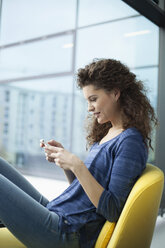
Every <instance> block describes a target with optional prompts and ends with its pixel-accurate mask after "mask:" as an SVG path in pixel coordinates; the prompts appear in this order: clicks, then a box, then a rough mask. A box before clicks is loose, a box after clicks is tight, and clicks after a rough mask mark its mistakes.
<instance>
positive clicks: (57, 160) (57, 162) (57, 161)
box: [54, 158, 61, 167]
mask: <svg viewBox="0 0 165 248" xmlns="http://www.w3.org/2000/svg"><path fill="white" fill-rule="evenodd" d="M54 162H55V164H56V165H58V166H59V167H61V163H60V159H59V158H55V159H54Z"/></svg>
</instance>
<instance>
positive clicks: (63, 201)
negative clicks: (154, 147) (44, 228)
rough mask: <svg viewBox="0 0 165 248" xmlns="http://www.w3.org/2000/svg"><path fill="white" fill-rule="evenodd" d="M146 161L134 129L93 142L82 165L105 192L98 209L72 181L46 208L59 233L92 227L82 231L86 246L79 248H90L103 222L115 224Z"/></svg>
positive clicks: (144, 148) (143, 145)
mask: <svg viewBox="0 0 165 248" xmlns="http://www.w3.org/2000/svg"><path fill="white" fill-rule="evenodd" d="M147 157H148V152H147V148H146V145H145V144H144V142H143V138H142V135H141V134H140V132H139V131H138V130H137V129H136V128H128V129H126V130H125V131H123V132H122V133H120V134H119V135H117V136H116V137H115V138H113V139H111V140H109V141H107V142H104V143H103V144H101V145H100V144H99V143H98V142H95V143H94V144H93V145H92V147H91V148H90V151H89V154H88V156H87V158H86V160H85V161H84V163H85V165H86V166H87V168H88V170H89V171H90V172H91V174H92V175H93V176H94V177H95V179H96V180H97V181H98V182H99V183H100V184H101V185H102V187H103V188H104V191H103V193H102V195H101V197H100V200H99V203H98V207H97V208H96V207H95V206H94V205H93V203H92V202H91V201H90V199H89V198H88V196H87V195H86V193H85V191H84V189H83V188H82V186H81V184H80V183H79V181H78V179H77V178H76V179H74V181H73V182H72V183H71V185H70V186H69V187H68V188H67V189H66V190H65V191H64V192H63V193H62V194H61V195H60V196H58V197H57V198H56V199H54V200H52V201H51V202H50V203H48V205H47V208H48V209H49V210H50V211H54V212H56V213H57V214H58V215H59V217H60V219H59V229H60V230H61V232H75V231H78V230H80V231H81V230H83V227H84V226H86V227H87V226H88V227H90V226H91V225H92V229H93V230H92V232H90V230H91V228H86V232H84V231H83V233H84V234H83V237H84V239H83V240H84V241H83V243H84V242H85V243H84V244H82V246H81V247H86V248H87V247H93V245H94V242H95V240H96V239H97V236H98V234H99V232H100V230H101V228H102V226H103V224H104V222H105V220H109V221H110V222H116V221H117V220H118V218H119V216H120V213H121V211H122V209H123V206H124V204H125V202H126V199H127V197H128V195H129V193H130V191H131V189H132V187H133V185H134V183H135V182H136V180H137V179H138V177H139V176H140V175H141V173H142V171H143V170H144V169H145V167H146V161H147ZM85 237H86V239H85ZM85 240H86V241H85ZM83 245H84V246H83Z"/></svg>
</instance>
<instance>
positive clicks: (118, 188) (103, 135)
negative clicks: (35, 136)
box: [0, 59, 157, 248]
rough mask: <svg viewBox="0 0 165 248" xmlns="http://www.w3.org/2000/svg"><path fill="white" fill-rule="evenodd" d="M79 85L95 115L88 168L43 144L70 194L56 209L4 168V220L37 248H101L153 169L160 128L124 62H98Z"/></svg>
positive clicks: (0, 209)
mask: <svg viewBox="0 0 165 248" xmlns="http://www.w3.org/2000/svg"><path fill="white" fill-rule="evenodd" d="M77 83H78V86H79V88H81V89H82V91H83V94H84V97H85V99H86V100H87V102H88V111H89V112H91V113H92V114H93V115H92V116H91V114H90V117H89V118H88V119H89V120H88V121H89V122H88V129H87V130H88V135H87V141H88V145H89V146H90V150H89V154H88V156H87V158H86V160H85V161H84V162H83V161H81V160H80V159H79V158H78V157H77V156H75V155H74V154H72V153H70V152H69V151H67V150H65V149H64V147H63V146H62V145H61V144H60V143H58V142H57V141H55V140H50V141H48V144H47V145H44V144H43V143H40V146H41V147H44V148H45V155H46V159H47V160H48V161H50V162H54V163H55V164H56V165H57V166H60V167H61V168H62V169H63V170H64V171H65V174H66V176H67V178H68V180H69V182H70V186H69V187H68V188H67V189H66V190H65V191H64V192H63V193H62V194H61V195H60V196H59V197H57V198H56V199H54V200H52V201H51V202H48V200H47V199H46V198H45V197H43V196H42V195H41V194H40V193H39V192H38V191H36V190H35V189H34V188H33V186H32V185H30V184H29V182H27V181H26V180H25V178H24V177H23V176H22V175H20V174H19V173H18V172H17V171H16V170H15V169H14V168H13V167H11V166H10V165H9V164H8V163H7V162H6V161H4V160H3V159H1V161H0V173H1V175H0V219H1V221H2V223H3V224H4V225H5V226H6V227H7V228H8V229H9V230H10V231H11V232H12V233H13V234H14V235H15V236H16V237H17V238H18V239H19V240H20V241H22V243H23V244H25V246H27V247H29V248H45V247H47V248H54V247H57V248H60V247H61V248H64V247H71V248H74V247H75V248H79V247H84V248H88V247H89V248H91V247H94V244H95V242H96V239H97V237H98V234H99V232H100V230H101V228H102V226H103V224H104V222H105V221H106V220H109V221H111V222H116V221H117V220H118V218H119V216H120V213H121V211H122V209H123V206H124V204H125V202H126V199H127V197H128V195H129V193H130V191H131V189H132V187H133V185H134V183H135V182H136V180H137V178H138V177H139V176H140V175H141V173H142V172H143V170H144V169H145V166H146V161H147V156H148V149H149V147H151V138H150V134H151V127H152V123H153V124H156V123H157V120H156V117H155V114H154V110H153V108H152V107H151V105H150V103H149V100H148V99H147V97H146V95H145V91H144V89H143V85H142V82H140V81H138V80H137V79H136V76H135V75H134V74H133V73H131V72H130V71H129V69H128V68H127V67H126V66H125V65H123V64H122V63H121V62H119V61H116V60H113V59H98V60H94V61H93V62H92V63H91V64H89V65H87V66H85V68H83V69H79V71H78V75H77ZM75 138H76V137H75Z"/></svg>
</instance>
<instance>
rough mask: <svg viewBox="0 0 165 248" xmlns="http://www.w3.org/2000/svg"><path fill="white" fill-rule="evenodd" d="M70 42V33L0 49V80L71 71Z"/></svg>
mask: <svg viewBox="0 0 165 248" xmlns="http://www.w3.org/2000/svg"><path fill="white" fill-rule="evenodd" d="M72 42H73V37H72V34H70V35H65V36H60V37H57V38H53V39H47V40H43V41H40V42H33V43H29V44H24V45H20V46H14V47H9V48H6V49H2V50H1V54H0V80H2V79H10V78H18V77H26V76H32V75H41V74H49V73H56V72H65V71H71V68H72V46H73V43H72ZM68 44H69V45H70V46H69V45H68Z"/></svg>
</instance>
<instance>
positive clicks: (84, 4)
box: [79, 0, 139, 26]
mask: <svg viewBox="0 0 165 248" xmlns="http://www.w3.org/2000/svg"><path fill="white" fill-rule="evenodd" d="M137 14H139V13H138V12H136V11H135V10H134V9H132V8H130V7H129V6H128V5H127V4H125V3H124V2H123V1H121V0H110V1H109V0H90V1H89V0H80V1H79V26H85V25H90V24H96V23H99V22H103V21H110V20H114V19H118V18H124V17H127V16H132V15H137Z"/></svg>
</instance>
